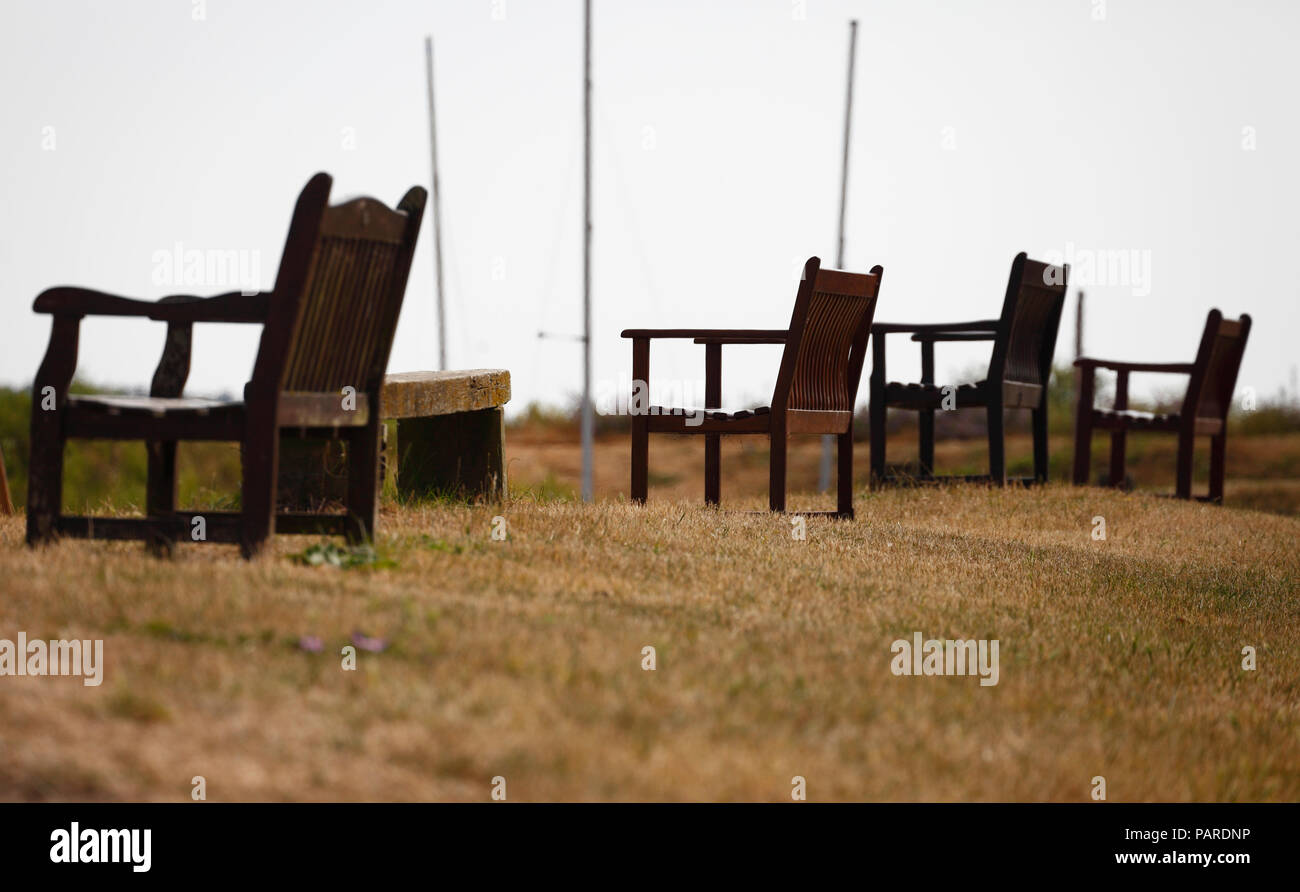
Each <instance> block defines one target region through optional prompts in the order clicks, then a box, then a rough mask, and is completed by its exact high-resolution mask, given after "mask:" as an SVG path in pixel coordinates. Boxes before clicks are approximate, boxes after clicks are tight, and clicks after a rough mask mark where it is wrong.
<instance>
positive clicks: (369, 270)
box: [253, 174, 425, 400]
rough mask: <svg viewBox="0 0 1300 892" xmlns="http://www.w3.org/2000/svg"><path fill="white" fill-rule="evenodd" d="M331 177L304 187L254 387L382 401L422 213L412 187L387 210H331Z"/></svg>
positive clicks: (421, 197) (364, 205) (361, 206)
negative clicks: (348, 391) (351, 392)
mask: <svg viewBox="0 0 1300 892" xmlns="http://www.w3.org/2000/svg"><path fill="white" fill-rule="evenodd" d="M330 185H331V182H330V178H329V177H328V176H327V175H326V174H317V175H316V176H315V177H313V178H312V180H311V182H309V183H308V184H307V187H306V188H305V189H303V192H302V195H301V196H300V197H299V200H298V207H297V208H296V209H295V212H294V219H293V223H292V224H291V225H290V228H289V238H288V242H287V243H286V246H285V253H284V258H283V259H282V260H281V264H280V273H279V276H278V278H277V280H276V286H275V295H274V297H273V299H272V306H271V313H270V317H269V319H268V320H267V325H266V329H265V330H264V332H263V336H262V344H261V349H260V350H259V353H258V360H257V366H256V368H255V370H254V376H253V378H254V381H253V386H254V388H255V389H259V390H260V389H262V388H264V387H266V386H267V385H268V384H269V382H276V384H275V385H271V386H278V388H279V390H280V391H288V392H295V393H303V392H307V393H332V394H337V393H338V392H339V391H340V390H342V389H343V388H344V387H349V386H350V387H354V388H356V390H357V392H358V393H368V394H370V395H371V396H372V398H373V399H376V400H377V399H378V393H379V388H380V385H381V384H382V381H383V376H384V370H385V368H386V367H387V365H388V356H389V352H390V350H391V348H392V344H393V334H394V333H395V331H396V329H397V319H398V315H399V314H400V312H401V307H402V299H403V297H404V295H405V293H406V280H407V277H408V275H409V273H410V269H411V259H412V256H413V255H414V253H415V241H416V237H417V236H418V234H419V230H420V222H421V219H422V217H423V213H424V202H425V190H424V189H422V188H420V187H418V186H417V187H414V188H412V189H411V190H410V191H408V192H407V193H406V195H405V197H403V199H402V200H401V202H399V204H398V206H397V208H396V209H390V208H388V207H387V206H385V205H384V204H383V203H382V202H380V201H378V200H376V199H373V198H356V199H352V200H350V201H347V202H345V203H343V204H340V205H336V206H332V207H331V206H329V205H328V201H329V189H330Z"/></svg>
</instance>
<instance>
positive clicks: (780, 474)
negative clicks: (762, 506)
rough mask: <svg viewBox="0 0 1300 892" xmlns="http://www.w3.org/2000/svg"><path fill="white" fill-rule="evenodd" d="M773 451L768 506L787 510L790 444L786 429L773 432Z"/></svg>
mask: <svg viewBox="0 0 1300 892" xmlns="http://www.w3.org/2000/svg"><path fill="white" fill-rule="evenodd" d="M771 444H772V453H771V459H770V464H769V466H768V479H767V507H768V510H770V511H785V468H786V449H787V446H788V445H789V443H788V440H787V439H786V434H785V429H784V428H782V429H781V430H776V429H775V428H773V430H772V433H771Z"/></svg>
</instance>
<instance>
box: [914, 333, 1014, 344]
mask: <svg viewBox="0 0 1300 892" xmlns="http://www.w3.org/2000/svg"><path fill="white" fill-rule="evenodd" d="M997 338H998V333H997V332H996V331H918V332H917V333H916V334H914V335H912V340H914V341H919V342H921V343H923V344H924V343H927V342H928V343H934V342H935V341H996V340H997Z"/></svg>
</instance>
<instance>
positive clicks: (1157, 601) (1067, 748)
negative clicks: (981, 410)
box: [0, 430, 1300, 801]
mask: <svg viewBox="0 0 1300 892" xmlns="http://www.w3.org/2000/svg"><path fill="white" fill-rule="evenodd" d="M510 437H511V439H510V440H509V442H508V455H509V459H510V474H511V475H512V489H513V492H514V496H513V498H512V499H511V500H510V501H509V502H508V503H506V504H504V505H500V506H493V505H480V506H466V505H453V504H436V503H435V504H426V505H418V506H397V505H395V504H392V503H391V502H390V503H389V504H387V505H386V506H385V509H384V513H383V517H382V520H381V533H380V536H379V539H378V541H377V542H376V555H375V556H373V558H372V557H370V556H361V557H359V559H358V560H357V564H358V565H357V566H352V567H347V568H340V567H336V566H330V565H324V566H310V565H304V564H302V563H300V562H298V561H296V560H294V559H293V557H292V555H293V554H296V553H302V552H303V551H304V549H307V548H309V547H310V546H313V545H316V544H318V540H315V539H312V538H290V537H283V536H282V537H278V538H277V539H276V541H275V544H274V548H273V549H271V553H270V554H268V555H267V556H265V557H264V558H262V559H259V560H258V561H255V562H253V563H244V562H242V561H240V560H239V559H238V557H237V554H236V552H235V550H234V549H233V548H227V547H223V546H198V545H190V546H182V547H180V548H178V549H177V552H176V555H175V557H174V558H172V559H171V560H158V559H154V558H150V557H147V556H146V555H145V553H144V551H143V549H142V548H141V547H140V546H139V545H137V544H118V543H102V542H94V543H87V542H64V543H61V544H59V545H57V546H55V547H54V548H52V549H48V550H43V551H35V552H33V551H29V550H27V549H26V548H25V547H23V545H22V535H23V518H22V517H21V515H20V516H18V517H14V518H9V519H3V518H0V578H3V579H4V580H5V582H4V583H0V587H3V589H4V595H3V597H0V638H10V639H13V638H14V637H16V635H17V632H18V631H20V630H22V631H25V632H26V633H27V634H28V636H29V637H30V638H35V637H44V638H72V637H76V638H102V639H103V640H104V642H105V645H104V647H105V655H106V656H105V662H106V668H105V677H104V682H103V684H102V685H101V686H99V687H86V686H84V685H83V684H82V683H81V681H80V680H79V679H76V678H30V677H27V678H13V677H4V678H0V711H2V712H3V715H4V721H3V722H2V723H0V799H5V800H12V799H19V800H40V799H89V800H98V799H109V800H116V799H148V800H187V799H188V798H189V797H190V791H191V781H192V779H193V778H195V777H196V776H202V777H203V778H205V779H206V784H207V795H208V798H209V800H214V801H228V800H335V799H346V800H390V799H396V800H478V801H482V800H487V799H488V798H489V795H490V793H491V790H492V779H493V778H494V777H503V778H505V781H506V785H507V795H508V798H509V799H510V800H512V801H542V800H773V801H782V800H784V801H789V799H790V795H791V788H792V787H791V783H792V778H793V777H795V776H801V777H804V778H805V779H806V782H807V795H808V798H809V799H810V800H864V799H865V800H1064V801H1086V800H1088V799H1089V796H1090V793H1091V791H1092V789H1093V785H1092V779H1093V778H1094V777H1096V776H1099V775H1100V776H1103V777H1105V778H1106V783H1107V793H1108V798H1109V799H1110V800H1111V801H1132V800H1296V799H1300V602H1298V601H1297V594H1300V555H1298V553H1297V547H1296V546H1297V542H1298V541H1300V518H1297V517H1294V516H1286V515H1288V514H1293V513H1294V508H1295V492H1296V490H1295V474H1294V470H1290V471H1287V470H1286V469H1287V468H1288V467H1290V468H1292V469H1293V468H1294V466H1293V465H1288V464H1287V462H1289V461H1293V460H1294V456H1292V457H1291V458H1288V457H1287V456H1288V455H1292V453H1293V452H1296V451H1300V450H1295V449H1294V446H1295V443H1294V442H1293V441H1294V436H1292V438H1291V439H1289V440H1288V439H1286V438H1283V439H1282V440H1281V441H1279V442H1271V443H1265V444H1263V445H1261V444H1260V443H1254V445H1253V446H1250V448H1251V449H1255V450H1256V451H1257V452H1258V455H1257V456H1256V460H1255V461H1247V460H1246V459H1245V458H1243V457H1242V455H1243V453H1242V452H1240V451H1239V452H1237V453H1235V454H1234V455H1233V456H1232V457H1230V459H1229V473H1230V475H1231V476H1230V480H1229V489H1228V503H1229V504H1228V506H1227V507H1213V506H1208V505H1202V504H1197V503H1180V502H1176V501H1174V500H1169V499H1161V498H1157V497H1155V496H1153V495H1150V494H1147V493H1142V492H1138V493H1130V494H1123V493H1118V492H1114V491H1109V490H1103V489H1097V488H1073V487H1068V486H1063V485H1059V484H1053V485H1051V486H1049V487H1046V488H1043V489H1036V490H1022V489H1008V490H1005V491H997V490H992V489H989V488H985V487H981V486H957V487H952V488H925V489H893V490H887V491H881V492H877V493H871V492H869V491H867V490H866V489H865V488H861V489H859V491H858V493H857V508H858V519H857V520H855V521H851V522H845V521H831V520H826V519H820V518H809V519H808V521H807V539H806V540H805V541H797V540H795V539H793V538H792V536H791V529H792V527H791V525H790V523H789V520H788V519H787V518H782V517H777V516H773V515H769V514H766V513H765V512H761V511H757V510H755V509H759V508H761V507H762V506H763V505H765V497H764V495H763V494H764V488H763V487H764V485H765V477H766V471H765V468H766V453H765V449H764V448H763V447H762V446H761V445H759V444H758V442H757V441H755V442H747V443H742V444H740V445H731V446H729V447H728V450H727V452H725V453H724V472H725V475H724V493H723V495H724V500H725V501H726V502H727V505H726V507H724V508H723V509H722V510H716V509H706V508H704V507H702V506H701V505H700V504H699V499H700V485H701V484H700V478H699V475H700V461H701V450H700V444H699V442H698V441H696V442H691V443H684V442H677V441H672V440H666V441H664V442H663V443H656V444H654V445H652V452H651V460H652V465H651V468H652V474H653V475H654V476H652V479H651V503H650V505H648V506H646V507H645V508H637V507H634V506H631V505H628V504H626V503H625V502H624V501H623V500H622V498H621V495H620V491H621V490H622V488H623V487H625V486H626V473H627V464H626V462H627V442H626V440H625V439H622V438H611V439H609V440H607V441H604V442H602V443H601V445H600V449H599V453H598V459H599V461H598V468H597V482H598V486H599V491H600V495H601V498H600V499H599V500H598V502H597V504H595V505H593V506H583V505H581V504H577V503H575V502H574V501H572V500H571V498H570V497H569V494H570V493H571V492H572V487H573V486H574V484H575V482H576V471H577V466H578V457H577V454H576V450H575V449H574V447H573V444H572V440H571V439H569V440H567V442H560V438H559V436H558V435H557V434H555V433H554V432H548V431H544V430H542V431H531V432H530V431H520V430H515V431H512V432H511V434H510ZM1255 439H1256V438H1249V439H1242V440H1241V441H1240V445H1239V446H1238V447H1237V448H1239V449H1246V448H1247V444H1249V443H1251V442H1253V441H1254V440H1255ZM902 442H903V441H901V440H900V445H899V446H898V449H897V450H896V451H895V455H896V456H897V457H898V458H899V459H900V460H902V459H903V458H906V455H907V454H906V452H905V449H906V447H905V446H904V445H902ZM891 448H892V447H891ZM1151 448H1156V447H1155V446H1154V445H1153V446H1152V447H1151ZM1012 449H1013V453H1015V452H1016V451H1017V450H1018V451H1019V453H1018V454H1025V452H1026V451H1027V450H1026V449H1023V448H1021V447H1020V446H1013V447H1012ZM945 450H947V452H945ZM1061 451H1063V450H1058V452H1061ZM1064 451H1065V452H1068V450H1064ZM980 454H981V453H979V451H978V444H977V443H976V444H970V443H964V444H963V443H957V444H948V445H945V446H943V447H941V450H940V458H939V461H940V463H941V464H945V462H946V463H947V466H948V468H949V469H951V470H956V469H957V468H956V467H954V466H955V465H960V464H961V463H962V462H976V463H977V462H978V460H979V456H980ZM815 456H816V448H815V445H814V444H811V443H810V444H808V445H807V446H806V447H804V448H803V449H801V450H799V451H797V452H796V455H795V460H794V472H793V473H794V481H793V485H792V497H791V507H792V508H793V509H795V510H804V509H812V508H818V507H828V506H829V503H828V502H826V501H825V499H824V497H822V496H819V495H817V494H816V493H813V492H811V491H810V490H812V489H814V488H815V487H814V486H813V485H812V480H813V475H815V467H816V457H815ZM1151 461H1152V462H1154V461H1155V460H1151ZM861 462H862V464H861V467H862V468H863V469H864V470H865V452H863V454H862V455H861ZM1099 462H1100V458H1099ZM1270 463H1271V464H1270ZM1135 466H1136V470H1137V471H1138V472H1145V471H1147V470H1150V471H1151V473H1152V477H1153V479H1150V480H1144V481H1142V482H1143V484H1144V485H1145V484H1147V483H1149V484H1150V485H1152V486H1161V485H1163V486H1168V485H1170V483H1171V479H1170V478H1171V475H1167V478H1166V479H1158V478H1159V472H1162V471H1161V469H1160V468H1159V467H1158V463H1153V464H1151V466H1150V468H1148V467H1147V461H1146V460H1141V459H1140V460H1139V461H1138V462H1136V463H1135ZM1261 468H1263V469H1265V470H1267V472H1268V474H1272V475H1273V476H1272V477H1271V478H1270V477H1268V476H1264V475H1263V473H1262V472H1261ZM1269 469H1271V470H1269ZM1252 474H1255V475H1257V476H1251V475H1252ZM1288 493H1289V494H1288ZM1245 505H1251V506H1253V507H1244V506H1245ZM1258 508H1263V509H1266V510H1256V509H1258ZM751 510H752V511H753V513H750V511H751ZM496 515H501V516H504V517H505V519H506V523H507V528H508V534H509V535H508V538H507V539H506V540H505V541H495V540H493V539H492V538H491V535H490V533H491V529H492V518H493V517H494V516H496ZM1098 515H1100V516H1103V517H1105V519H1106V525H1107V538H1106V540H1105V541H1097V540H1094V539H1093V537H1092V535H1091V533H1092V530H1093V528H1094V526H1093V518H1094V517H1096V516H1098ZM914 632H921V633H922V634H923V636H924V637H926V638H987V639H997V640H998V641H999V642H1000V679H999V683H998V684H997V685H996V686H981V685H980V684H979V683H978V681H979V680H978V679H977V678H975V677H969V676H967V677H899V676H895V675H893V674H892V673H891V671H890V662H891V659H892V653H891V643H892V642H893V641H894V640H895V639H899V638H902V639H910V638H911V637H912V635H913V633H914ZM354 636H365V637H366V638H375V639H380V640H381V641H380V642H368V641H366V640H365V639H363V638H358V639H357V640H358V641H360V642H361V643H362V644H363V645H364V646H363V647H362V648H361V649H359V651H358V654H357V669H356V671H344V670H343V669H342V668H341V660H342V658H341V657H340V650H341V649H342V648H343V647H344V646H345V645H347V644H349V643H351V642H352V641H353V637H354ZM313 639H319V640H320V649H319V650H317V649H316V647H317V646H316V643H315V641H314V640H313ZM647 646H650V647H654V648H655V656H656V660H657V666H656V668H655V669H654V670H653V671H648V670H645V669H643V668H642V661H643V648H645V647H647ZM1247 646H1250V647H1254V648H1255V649H1256V651H1257V655H1258V656H1257V659H1258V668H1257V669H1256V670H1254V671H1246V670H1243V668H1242V655H1241V652H1242V649H1243V647H1247ZM366 647H371V648H379V647H382V650H375V649H372V650H368V649H366Z"/></svg>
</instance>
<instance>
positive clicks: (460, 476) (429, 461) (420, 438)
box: [376, 408, 506, 499]
mask: <svg viewBox="0 0 1300 892" xmlns="http://www.w3.org/2000/svg"><path fill="white" fill-rule="evenodd" d="M377 448H378V438H376V449H377ZM397 492H398V495H399V496H400V497H402V498H403V499H419V498H427V497H429V496H454V497H457V498H476V497H487V498H490V499H501V498H504V497H505V494H506V465H505V413H504V412H503V411H502V410H501V409H500V408H492V409H477V410H475V411H473V412H457V413H454V414H452V415H434V416H430V417H426V418H401V419H398V421H397Z"/></svg>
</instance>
